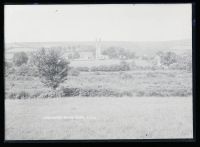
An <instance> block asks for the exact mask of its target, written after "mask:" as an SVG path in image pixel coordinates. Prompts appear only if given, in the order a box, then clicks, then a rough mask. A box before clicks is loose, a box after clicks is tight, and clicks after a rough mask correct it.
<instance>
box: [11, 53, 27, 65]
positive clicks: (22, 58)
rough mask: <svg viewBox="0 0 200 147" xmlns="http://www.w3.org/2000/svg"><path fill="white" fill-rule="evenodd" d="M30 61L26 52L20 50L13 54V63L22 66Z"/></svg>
mask: <svg viewBox="0 0 200 147" xmlns="http://www.w3.org/2000/svg"><path fill="white" fill-rule="evenodd" d="M27 62H28V56H27V54H26V53H25V52H18V53H15V54H14V55H13V63H14V64H15V65H16V66H21V65H22V64H26V63H27Z"/></svg>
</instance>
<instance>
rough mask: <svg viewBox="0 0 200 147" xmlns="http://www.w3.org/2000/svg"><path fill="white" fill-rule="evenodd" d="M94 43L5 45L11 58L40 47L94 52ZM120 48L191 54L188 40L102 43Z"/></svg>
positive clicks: (139, 52)
mask: <svg viewBox="0 0 200 147" xmlns="http://www.w3.org/2000/svg"><path fill="white" fill-rule="evenodd" d="M95 43H96V42H95V41H85V42H78V41H77V42H76V41H73V42H72V41H71V42H20V43H7V44H5V46H6V47H5V52H6V56H12V54H13V53H14V52H19V51H25V52H29V51H34V50H36V49H38V48H41V47H61V48H63V49H64V50H66V51H68V50H70V49H74V48H75V49H76V50H78V51H80V50H81V51H86V50H87V51H88V50H90V51H92V50H95ZM111 46H114V47H122V48H125V49H127V50H131V51H133V52H135V53H136V55H138V56H141V55H147V56H151V55H154V54H155V53H157V52H158V51H173V52H175V53H177V54H182V53H191V51H192V50H191V49H192V42H191V41H190V40H173V41H162V42H129V41H102V42H101V47H102V50H104V49H106V48H108V47H111Z"/></svg>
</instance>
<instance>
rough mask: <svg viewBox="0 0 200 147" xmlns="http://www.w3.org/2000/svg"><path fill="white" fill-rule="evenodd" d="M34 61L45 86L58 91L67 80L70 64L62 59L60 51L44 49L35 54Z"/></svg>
mask: <svg viewBox="0 0 200 147" xmlns="http://www.w3.org/2000/svg"><path fill="white" fill-rule="evenodd" d="M32 59H33V60H32V63H33V64H34V65H35V66H36V67H37V70H38V73H39V76H40V79H41V82H42V83H43V84H44V85H45V86H47V87H51V88H52V89H56V88H57V87H58V86H59V84H60V83H63V82H64V81H65V80H66V79H67V75H68V70H69V66H68V64H69V62H67V60H66V59H65V58H63V57H62V53H61V51H60V50H56V49H44V48H43V49H40V50H39V51H37V52H36V53H34V54H33V55H32Z"/></svg>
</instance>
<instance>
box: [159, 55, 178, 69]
mask: <svg viewBox="0 0 200 147" xmlns="http://www.w3.org/2000/svg"><path fill="white" fill-rule="evenodd" d="M158 55H159V56H160V58H161V64H162V65H166V66H169V65H171V64H173V63H176V62H177V55H176V54H175V53H174V52H166V53H162V52H159V53H158Z"/></svg>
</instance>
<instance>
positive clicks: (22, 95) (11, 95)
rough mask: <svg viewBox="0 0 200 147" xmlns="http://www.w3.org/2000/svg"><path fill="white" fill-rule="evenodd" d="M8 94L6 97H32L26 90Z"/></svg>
mask: <svg viewBox="0 0 200 147" xmlns="http://www.w3.org/2000/svg"><path fill="white" fill-rule="evenodd" d="M6 95H7V96H6V97H7V98H10V99H24V98H29V97H30V94H29V93H28V92H26V91H19V92H8V93H7V94H6Z"/></svg>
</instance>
